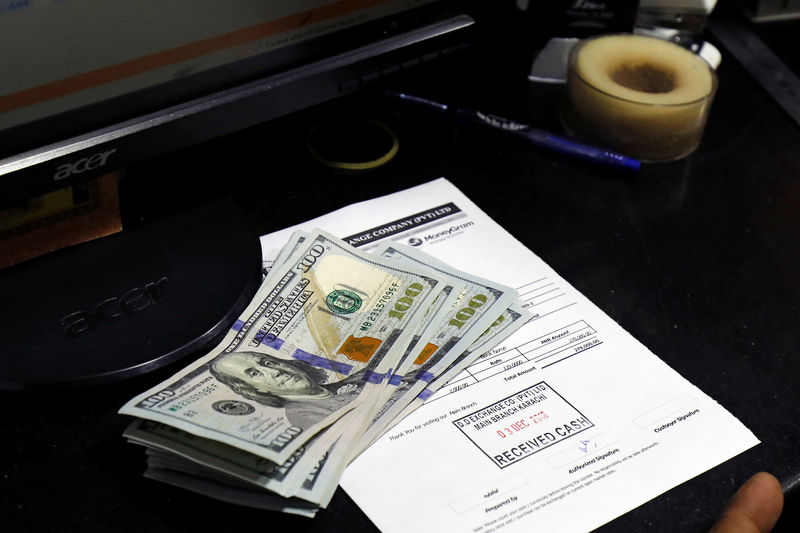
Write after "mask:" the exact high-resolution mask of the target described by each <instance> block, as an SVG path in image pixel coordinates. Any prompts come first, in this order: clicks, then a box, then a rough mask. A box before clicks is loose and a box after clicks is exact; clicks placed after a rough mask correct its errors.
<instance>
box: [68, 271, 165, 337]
mask: <svg viewBox="0 0 800 533" xmlns="http://www.w3.org/2000/svg"><path fill="white" fill-rule="evenodd" d="M168 281H169V279H168V278H167V277H166V276H164V277H162V278H161V279H159V280H158V281H154V282H152V283H147V284H146V285H145V286H144V287H134V288H133V289H131V290H129V291H127V292H126V293H125V294H123V295H122V296H113V297H111V298H106V299H105V300H103V301H102V302H100V303H98V304H97V305H95V306H94V308H93V309H92V310H91V311H85V310H81V311H75V312H74V313H70V314H68V315H66V316H65V317H63V318H62V319H61V325H62V327H63V328H64V334H65V335H67V336H71V337H74V336H77V335H81V334H83V333H86V332H88V331H90V330H92V329H94V328H96V327H98V326H99V325H101V324H102V323H104V322H111V321H113V320H120V319H122V318H124V317H126V316H128V315H131V314H133V313H138V312H139V311H142V310H144V309H147V308H148V307H150V306H151V305H156V304H159V303H162V302H163V301H164V289H165V288H166V286H167V282H168Z"/></svg>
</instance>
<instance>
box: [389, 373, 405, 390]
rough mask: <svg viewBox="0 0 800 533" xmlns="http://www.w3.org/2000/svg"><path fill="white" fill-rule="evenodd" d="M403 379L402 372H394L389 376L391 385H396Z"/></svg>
mask: <svg viewBox="0 0 800 533" xmlns="http://www.w3.org/2000/svg"><path fill="white" fill-rule="evenodd" d="M402 381H403V376H401V375H400V374H392V377H390V378H389V385H394V386H395V387H396V386H398V385H400V383H401V382H402Z"/></svg>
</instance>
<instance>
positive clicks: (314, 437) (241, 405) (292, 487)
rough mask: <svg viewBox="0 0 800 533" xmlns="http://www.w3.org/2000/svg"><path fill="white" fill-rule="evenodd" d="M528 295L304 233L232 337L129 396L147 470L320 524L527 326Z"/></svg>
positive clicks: (432, 264) (396, 249)
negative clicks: (410, 431) (389, 451)
mask: <svg viewBox="0 0 800 533" xmlns="http://www.w3.org/2000/svg"><path fill="white" fill-rule="evenodd" d="M528 319H529V314H528V313H527V312H526V311H525V310H524V309H523V308H522V304H521V302H520V299H519V295H518V294H517V292H516V290H514V289H512V288H510V287H506V286H504V285H502V284H500V283H495V282H492V281H490V280H487V279H483V278H481V277H478V276H475V275H472V274H470V273H467V272H463V271H459V270H456V269H455V268H452V267H451V266H449V265H447V264H445V263H443V262H441V261H439V260H437V259H435V258H433V257H431V256H429V255H427V254H425V253H424V252H421V251H420V250H418V249H416V248H410V247H406V246H403V245H400V244H396V243H388V244H385V245H382V247H380V248H378V249H376V250H373V251H372V252H370V253H367V252H364V251H360V250H357V249H355V248H353V247H352V246H350V245H348V244H347V243H345V242H344V241H342V240H340V239H338V238H336V237H334V236H333V235H330V234H328V233H326V232H324V231H322V230H315V231H314V232H311V233H303V232H296V233H294V234H293V235H292V238H291V239H290V240H289V241H288V242H287V243H286V245H285V246H284V247H283V249H282V250H281V252H280V254H279V256H278V257H277V258H276V259H275V261H274V263H273V265H272V267H271V268H270V270H269V272H268V274H267V275H266V276H265V278H264V280H263V282H262V284H261V286H260V288H259V289H258V291H257V292H256V294H255V296H254V298H253V300H252V301H251V302H250V304H249V305H248V307H247V308H246V309H245V311H244V312H243V313H242V314H241V316H240V317H239V319H238V320H237V321H236V322H235V324H234V325H233V327H232V328H231V329H230V330H229V331H228V332H227V334H226V335H225V337H224V339H223V340H222V341H221V342H220V343H219V344H218V345H217V346H216V347H215V348H214V349H213V350H211V351H210V352H209V353H208V354H207V355H205V356H204V357H202V358H200V359H199V360H197V361H195V362H194V363H192V364H191V365H189V366H188V367H186V368H184V369H183V370H182V371H180V372H179V373H177V374H176V375H174V376H173V377H171V378H170V379H168V380H166V381H164V382H163V383H161V384H159V385H157V386H156V387H153V388H152V389H150V390H148V391H146V392H144V393H143V394H140V395H138V396H136V397H135V398H133V399H132V400H130V401H129V402H128V403H126V404H125V405H124V406H123V407H122V409H120V413H122V414H125V415H131V416H133V417H135V419H134V420H133V422H132V423H131V425H130V426H129V427H128V428H127V429H126V430H125V433H124V435H125V437H126V438H127V439H128V440H129V441H131V442H133V443H136V444H140V445H142V446H144V447H145V448H146V457H147V470H146V471H145V475H146V476H147V477H150V478H153V479H156V480H159V481H163V482H165V483H169V484H172V485H176V486H179V487H183V488H186V489H189V490H193V491H195V492H199V493H203V494H206V495H208V496H211V497H214V498H217V499H221V500H225V501H229V502H233V503H237V504H241V505H248V506H252V507H258V508H263V509H270V510H280V511H284V512H290V513H296V514H301V515H305V516H313V515H314V513H315V512H316V511H317V510H318V509H320V508H324V507H325V506H326V505H327V504H328V502H329V501H330V499H331V497H332V496H333V493H334V491H335V490H336V487H337V485H338V482H339V479H340V477H341V475H342V473H343V471H344V469H345V467H346V466H347V464H348V463H349V462H350V461H352V460H353V459H354V458H355V457H357V456H358V454H359V453H361V452H362V451H363V450H364V449H365V448H366V447H368V446H369V445H370V444H371V443H372V442H373V441H374V440H375V439H377V438H379V437H381V436H382V435H383V434H384V433H385V432H386V431H387V430H389V429H390V428H391V427H392V426H394V425H395V424H397V422H399V421H400V420H402V419H403V418H404V417H405V416H407V415H408V414H409V413H410V412H411V411H413V410H414V409H416V408H417V407H419V406H420V405H422V404H423V403H424V401H425V400H426V399H427V398H428V397H430V395H431V394H433V393H434V392H435V391H436V390H438V389H439V388H440V387H441V386H442V385H444V384H445V383H447V381H449V380H450V379H451V378H452V377H454V376H456V375H457V374H459V373H460V372H461V371H463V370H464V368H466V367H467V366H468V365H470V364H471V363H472V362H474V361H475V359H476V358H478V357H479V356H480V355H482V354H483V353H485V352H487V351H488V350H490V349H492V348H493V347H494V346H496V345H497V344H498V343H500V342H501V341H502V340H504V339H505V338H506V337H508V336H509V335H510V334H511V333H513V332H514V331H516V329H518V328H519V327H520V326H521V325H522V324H523V323H524V322H525V321H526V320H528Z"/></svg>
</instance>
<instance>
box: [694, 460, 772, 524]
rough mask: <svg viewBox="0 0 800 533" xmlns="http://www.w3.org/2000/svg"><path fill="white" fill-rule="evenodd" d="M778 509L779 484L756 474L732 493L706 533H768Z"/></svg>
mask: <svg viewBox="0 0 800 533" xmlns="http://www.w3.org/2000/svg"><path fill="white" fill-rule="evenodd" d="M782 510H783V490H782V489H781V484H780V482H779V481H778V480H777V479H776V478H775V476H773V475H772V474H768V473H766V472H759V473H758V474H755V475H754V476H753V477H751V478H750V479H748V480H747V481H746V482H745V484H744V485H742V486H741V487H740V488H739V490H738V491H736V494H734V495H733V497H732V498H731V500H730V501H729V502H728V505H727V506H726V507H725V509H724V510H723V511H722V514H721V515H720V517H719V519H718V520H717V522H716V523H715V524H714V526H713V527H712V528H711V531H710V532H709V533H768V532H769V531H771V530H772V528H773V527H774V526H775V523H776V522H777V521H778V518H779V517H780V514H781V511H782Z"/></svg>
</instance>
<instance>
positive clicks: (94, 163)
mask: <svg viewBox="0 0 800 533" xmlns="http://www.w3.org/2000/svg"><path fill="white" fill-rule="evenodd" d="M116 151H117V149H116V148H113V149H111V150H109V151H107V152H97V153H96V154H94V155H90V156H89V157H83V158H81V159H78V160H77V161H75V162H74V163H64V164H63V165H60V166H59V167H58V168H57V169H56V173H55V174H53V179H54V180H63V179H64V178H68V177H70V176H72V175H75V174H80V173H81V172H86V171H87V170H92V169H95V168H100V167H102V166H104V165H105V164H106V161H107V160H108V156H110V155H111V154H113V153H114V152H116Z"/></svg>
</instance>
